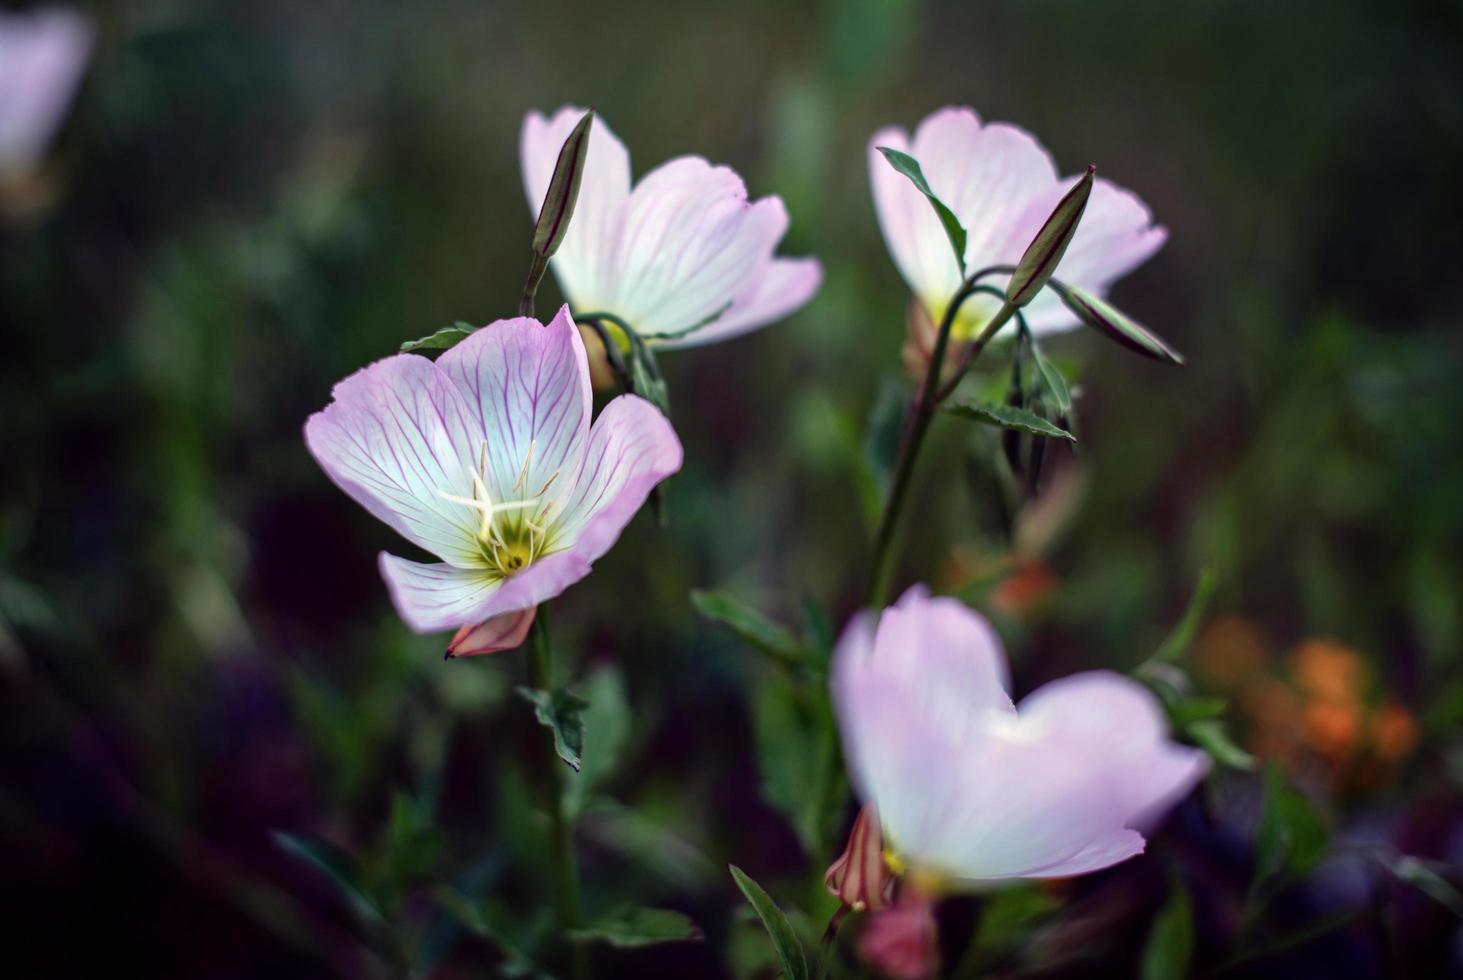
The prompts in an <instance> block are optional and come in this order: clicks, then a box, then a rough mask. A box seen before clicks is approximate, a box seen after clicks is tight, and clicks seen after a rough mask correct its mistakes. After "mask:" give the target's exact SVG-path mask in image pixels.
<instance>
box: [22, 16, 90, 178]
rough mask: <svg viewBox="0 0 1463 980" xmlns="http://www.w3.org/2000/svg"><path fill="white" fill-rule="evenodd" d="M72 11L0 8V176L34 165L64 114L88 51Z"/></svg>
mask: <svg viewBox="0 0 1463 980" xmlns="http://www.w3.org/2000/svg"><path fill="white" fill-rule="evenodd" d="M91 42H92V31H91V25H90V24H89V23H88V22H87V21H86V19H85V18H84V17H82V16H81V15H80V14H78V13H76V12H75V11H71V10H62V9H59V8H46V9H41V10H36V11H34V12H31V13H11V12H7V11H4V10H0V177H6V176H10V175H14V174H17V173H21V172H24V171H26V170H29V169H30V168H32V167H34V166H35V165H36V163H38V162H39V161H40V159H41V156H42V155H43V154H44V153H45V151H46V146H47V144H49V143H50V141H51V137H52V136H53V135H54V134H55V132H56V130H57V128H58V127H59V126H60V125H61V120H62V119H63V118H65V114H66V109H67V107H68V106H69V105H70V104H71V97H72V95H74V94H75V92H76V86H77V85H78V83H80V81H81V75H82V71H83V69H85V67H86V61H87V58H88V56H89V55H90V53H91Z"/></svg>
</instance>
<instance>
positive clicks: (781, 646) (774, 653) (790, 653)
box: [691, 590, 808, 667]
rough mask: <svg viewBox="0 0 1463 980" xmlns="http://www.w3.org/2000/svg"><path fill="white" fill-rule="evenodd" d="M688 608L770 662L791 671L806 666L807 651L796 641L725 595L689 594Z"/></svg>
mask: <svg viewBox="0 0 1463 980" xmlns="http://www.w3.org/2000/svg"><path fill="white" fill-rule="evenodd" d="M691 605H693V606H695V607H696V611H697V612H699V613H700V614H701V615H702V616H705V617H706V618H707V619H709V620H712V621H713V622H717V623H720V624H721V625H723V626H725V627H727V628H728V629H730V630H731V631H732V632H733V633H735V634H737V636H740V637H741V638H742V639H743V640H746V641H747V642H748V643H749V644H751V645H752V646H754V647H756V648H757V649H758V650H761V651H762V652H763V653H765V654H767V655H768V656H770V657H772V658H773V659H774V660H777V661H779V662H781V663H783V664H787V665H789V666H794V667H800V666H804V665H806V664H807V663H808V651H807V650H806V649H804V647H803V645H802V644H801V643H799V642H798V640H797V637H795V636H793V635H792V633H791V632H790V631H789V630H788V629H786V628H785V627H783V626H781V625H780V624H778V623H775V622H773V621H772V620H770V619H768V618H767V617H766V616H764V615H762V614H761V613H760V612H758V611H757V610H756V609H753V608H752V607H751V606H749V605H747V604H746V603H745V602H742V601H741V600H740V599H737V598H734V597H733V596H730V595H728V594H727V593H725V592H703V591H700V590H696V591H693V592H692V593H691Z"/></svg>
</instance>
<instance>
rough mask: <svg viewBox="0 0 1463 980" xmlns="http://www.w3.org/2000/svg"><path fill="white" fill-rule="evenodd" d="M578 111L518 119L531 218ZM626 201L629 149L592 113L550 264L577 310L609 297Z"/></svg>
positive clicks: (564, 110)
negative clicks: (572, 198)
mask: <svg viewBox="0 0 1463 980" xmlns="http://www.w3.org/2000/svg"><path fill="white" fill-rule="evenodd" d="M584 112H585V110H583V109H580V108H579V107H577V106H564V107H563V108H561V109H559V111H558V112H556V113H554V115H553V117H552V118H549V119H546V118H545V117H544V116H543V115H541V114H540V113H537V112H530V113H529V114H528V115H527V116H525V117H524V119H523V129H522V134H521V136H520V139H519V158H520V161H521V164H522V168H523V183H524V188H525V190H526V191H527V192H528V205H529V210H530V212H531V213H532V214H533V216H534V217H537V216H538V212H539V208H540V207H541V206H542V205H543V200H544V195H545V194H546V193H547V192H548V189H549V179H550V178H551V177H552V176H553V174H554V164H555V162H557V160H558V158H559V150H560V149H561V148H562V147H563V145H564V140H566V139H568V138H569V133H570V132H571V131H572V130H573V129H574V127H575V126H576V125H578V123H579V120H580V119H582V118H583V117H584ZM629 199H630V153H629V151H628V150H626V149H625V144H624V143H621V142H620V140H619V138H618V137H616V136H615V134H614V132H613V131H612V130H611V129H610V127H609V124H608V123H606V122H605V121H604V119H603V117H596V118H595V120H594V124H593V126H592V127H591V128H590V131H589V153H588V155H587V156H586V157H585V158H584V176H583V177H582V178H581V182H580V185H579V198H578V202H577V203H576V204H575V206H574V217H573V219H572V220H571V221H570V222H569V231H568V232H567V234H566V235H565V236H564V242H563V244H562V245H560V246H559V251H558V252H557V253H556V254H555V256H554V258H553V260H552V262H551V264H552V266H553V269H554V274H555V275H556V276H557V277H558V279H559V285H560V286H562V287H563V289H564V293H565V294H566V295H567V296H568V297H569V298H570V299H571V300H572V301H573V302H574V303H575V304H576V305H577V306H578V308H579V309H581V310H584V311H586V312H588V311H589V310H590V309H591V308H599V309H602V308H603V307H602V305H598V304H602V303H603V302H604V301H605V300H606V299H608V298H610V296H611V295H612V290H613V288H614V282H615V280H614V275H615V264H614V258H615V255H616V254H617V249H618V244H617V243H618V242H619V237H620V225H621V222H622V220H623V216H624V210H625V205H626V204H627V203H628V202H629ZM586 303H588V304H592V305H591V306H585V305H584V304H586Z"/></svg>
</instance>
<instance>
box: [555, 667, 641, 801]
mask: <svg viewBox="0 0 1463 980" xmlns="http://www.w3.org/2000/svg"><path fill="white" fill-rule="evenodd" d="M578 689H579V692H580V693H581V695H582V696H583V698H584V700H586V701H588V702H589V706H588V707H587V708H585V709H584V714H583V718H582V723H583V729H584V751H583V752H582V753H581V764H580V768H579V772H578V773H577V774H576V775H573V776H570V777H569V778H568V779H567V780H566V781H565V784H564V809H565V811H566V812H567V814H568V816H569V819H571V820H572V819H573V818H574V817H576V816H577V815H578V814H579V813H581V812H582V811H583V810H584V806H585V803H586V802H587V801H588V799H589V794H590V793H591V792H593V791H594V790H595V789H597V788H598V787H599V786H600V785H601V784H603V783H604V782H605V780H607V779H609V777H610V776H612V775H613V774H614V772H615V766H616V764H617V763H618V762H619V759H620V753H621V751H622V750H623V749H624V747H625V742H626V741H627V740H628V739H629V737H630V705H629V704H628V703H627V702H626V700H625V680H624V677H623V676H621V674H620V671H619V669H618V668H616V667H601V668H599V669H598V670H596V671H594V673H592V674H590V675H589V678H588V679H587V680H585V681H584V682H583V683H581V684H580V685H578Z"/></svg>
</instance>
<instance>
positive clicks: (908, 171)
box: [878, 146, 965, 276]
mask: <svg viewBox="0 0 1463 980" xmlns="http://www.w3.org/2000/svg"><path fill="white" fill-rule="evenodd" d="M878 149H879V152H880V153H882V154H884V159H885V160H888V161H889V165H890V166H891V167H893V168H894V169H895V170H897V171H899V172H900V173H902V174H903V175H904V176H906V177H908V178H909V182H910V183H912V184H913V185H914V186H915V189H916V190H918V191H919V192H920V193H921V194H923V195H924V196H925V198H926V199H927V200H928V201H929V202H930V206H931V207H933V208H934V209H935V214H936V216H937V217H939V219H940V224H941V225H943V226H944V228H945V236H946V237H947V238H949V239H950V247H951V248H952V249H954V250H955V261H956V263H957V264H959V266H960V274H961V275H962V276H963V275H964V274H965V226H964V225H962V224H961V223H960V219H959V218H957V217H955V212H954V211H951V210H950V208H949V206H948V205H946V204H945V202H944V201H942V200H940V198H939V197H938V196H937V195H936V194H935V192H934V191H932V190H930V185H929V182H928V181H926V180H925V174H924V171H923V170H921V169H920V166H919V161H918V160H916V159H915V158H914V157H912V156H910V155H909V154H908V153H901V152H900V151H898V150H891V149H890V148H889V147H887V146H881V147H879V148H878Z"/></svg>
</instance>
